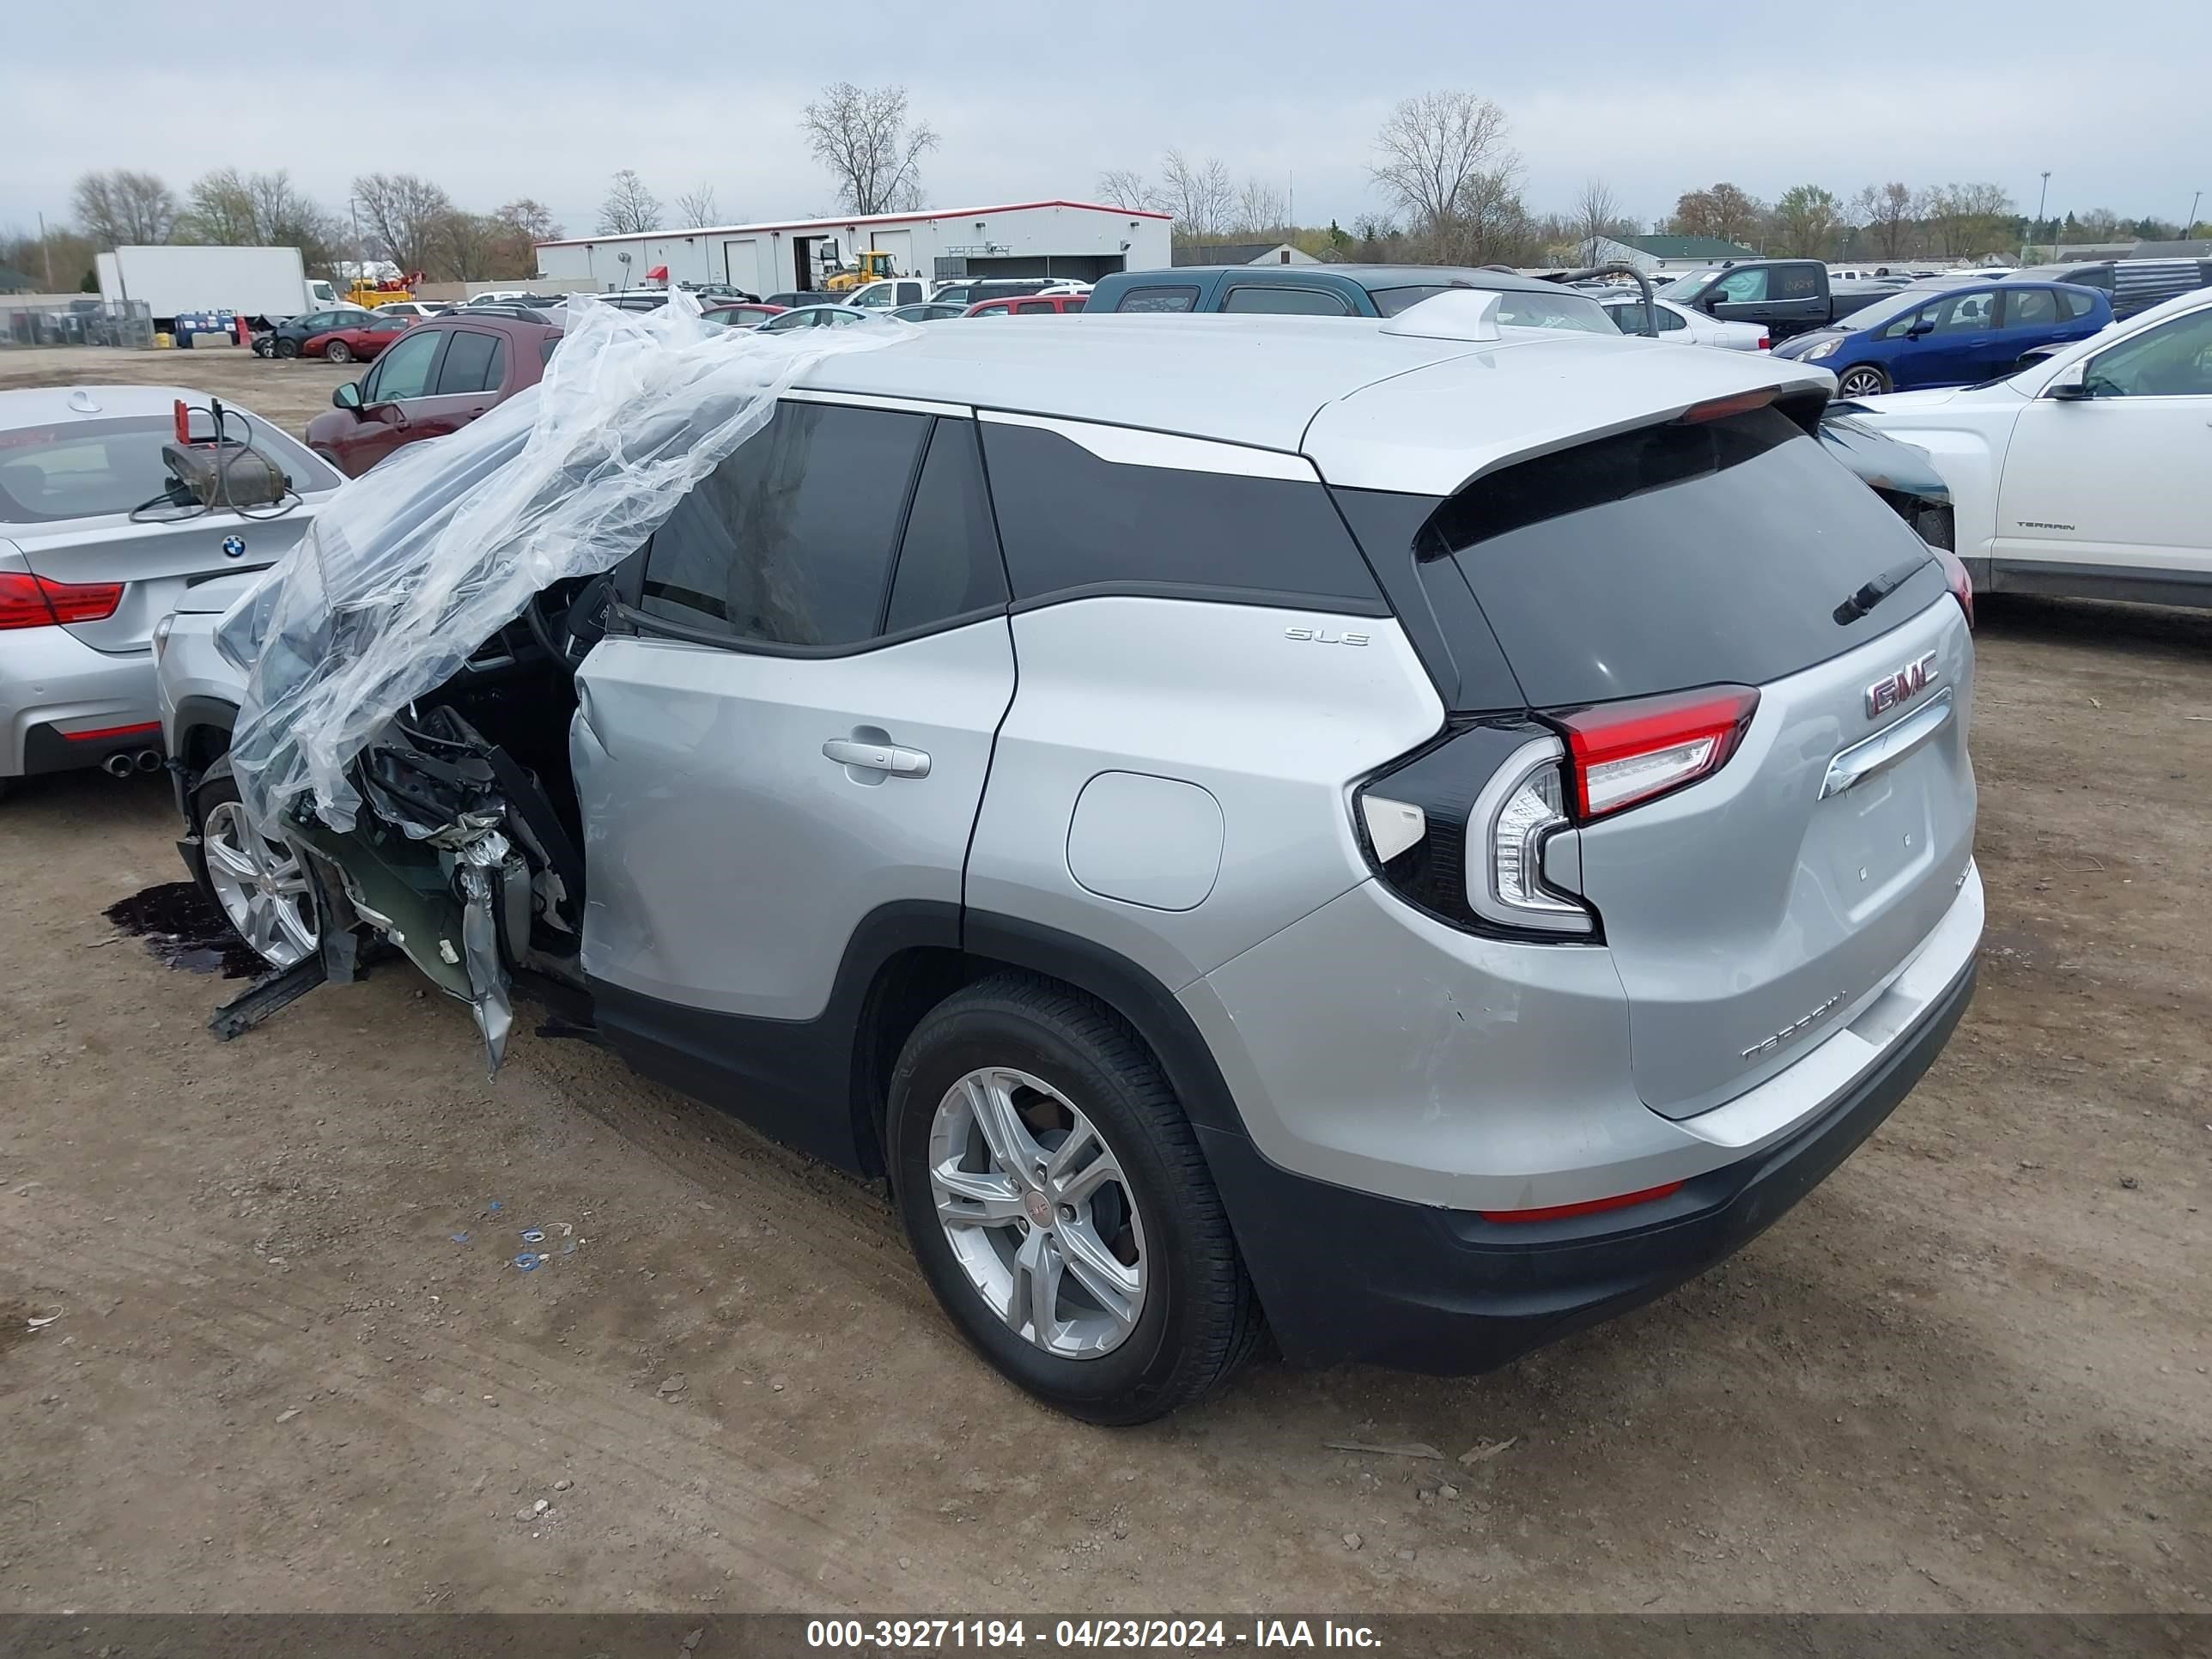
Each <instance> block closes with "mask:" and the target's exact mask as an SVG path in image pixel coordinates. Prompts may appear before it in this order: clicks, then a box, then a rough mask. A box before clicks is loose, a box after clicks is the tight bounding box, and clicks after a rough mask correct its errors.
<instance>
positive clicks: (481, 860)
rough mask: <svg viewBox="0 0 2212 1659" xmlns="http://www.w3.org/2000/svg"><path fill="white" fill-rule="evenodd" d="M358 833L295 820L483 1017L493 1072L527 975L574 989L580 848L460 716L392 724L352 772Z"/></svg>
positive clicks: (380, 925)
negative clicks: (520, 976) (360, 807)
mask: <svg viewBox="0 0 2212 1659" xmlns="http://www.w3.org/2000/svg"><path fill="white" fill-rule="evenodd" d="M354 782H355V786H356V787H357V788H358V789H359V791H360V792H361V796H362V801H363V803H364V804H365V805H367V807H368V811H366V812H363V813H362V814H361V815H359V817H358V818H357V820H356V826H355V828H353V829H350V830H338V829H331V827H330V826H329V825H328V824H326V823H324V822H323V821H322V820H321V819H320V818H319V817H316V816H315V815H314V814H313V813H312V812H309V811H296V812H295V813H294V814H293V815H292V817H291V818H290V819H289V821H288V823H287V825H286V828H287V829H288V831H289V833H290V834H291V835H292V836H294V837H295V839H296V840H297V841H298V842H300V843H301V845H302V846H304V847H305V848H307V850H308V851H309V852H310V853H312V854H314V855H316V857H317V858H318V859H319V860H321V862H322V865H323V866H324V867H325V869H327V870H328V871H330V872H332V873H333V874H334V876H335V878H336V880H337V883H338V884H339V885H340V887H341V888H342V890H343V892H344V895H345V897H346V900H347V902H348V903H349V904H350V905H351V907H352V908H353V911H354V913H355V915H356V916H358V917H359V918H360V920H361V921H363V922H366V923H367V924H368V926H369V927H373V928H374V929H376V930H377V931H378V932H380V933H383V934H384V935H385V937H386V939H389V940H390V941H391V942H392V944H393V945H397V946H398V948H399V949H400V950H401V951H403V952H404V953H405V954H406V956H407V957H408V958H409V960H410V961H411V962H413V963H415V965H416V967H418V968H420V969H422V972H423V973H424V974H425V975H428V977H429V978H430V980H431V981H432V982H433V983H435V985H436V986H437V987H438V988H439V989H440V990H441V991H443V992H445V993H446V994H447V995H448V996H451V997H454V998H457V999H459V1000H461V1001H463V1002H465V1003H467V1004H468V1005H469V1006H470V1007H471V1009H472V1010H474V1012H475V1014H476V1019H477V1029H478V1030H480V1031H482V1033H483V1040H484V1052H485V1058H486V1060H487V1062H488V1064H489V1068H490V1069H491V1070H492V1071H495V1072H496V1071H497V1070H498V1069H499V1063H500V1060H501V1057H502V1056H503V1055H504V1054H505V1053H506V1050H507V1036H508V1034H509V1033H510V1031H511V1030H512V1029H513V1023H514V1007H513V999H514V976H515V975H516V973H517V972H518V971H520V972H525V973H533V974H539V975H547V976H550V977H551V978H553V979H556V980H560V981H573V980H574V960H575V956H576V948H577V944H578V942H579V940H580V926H581V904H582V897H583V895H582V890H581V869H580V860H578V859H577V858H576V856H575V853H574V842H573V841H572V840H571V839H570V837H569V836H568V830H567V828H566V826H565V825H563V824H562V823H561V822H560V821H559V817H558V814H557V812H556V811H555V810H554V808H553V805H552V803H551V801H550V799H549V798H548V797H547V795H546V793H545V792H544V788H543V787H541V786H540V784H539V783H538V781H537V779H536V778H535V777H534V776H533V775H531V774H530V773H529V772H528V771H527V770H526V769H524V768H523V767H522V766H521V764H520V763H519V762H517V761H516V759H515V758H514V757H513V755H511V754H510V753H509V752H508V751H507V750H506V749H505V748H504V747H503V746H501V744H497V743H495V742H493V741H492V740H491V739H490V738H488V737H486V736H485V735H484V734H483V732H480V731H479V730H477V727H476V726H474V725H472V724H471V722H470V721H469V720H467V719H466V718H465V716H464V715H463V714H461V713H460V712H459V710H458V709H455V708H451V707H449V706H445V705H440V706H437V707H434V708H430V709H429V710H428V712H427V713H425V714H422V715H421V716H420V718H419V719H418V718H416V717H413V716H411V715H409V716H402V717H400V718H398V719H395V720H392V721H391V722H390V723H389V724H388V725H387V726H386V727H385V728H384V730H383V732H381V733H380V735H379V736H377V737H376V738H372V739H371V740H370V742H369V744H368V747H367V748H366V749H364V750H362V754H361V757H360V758H359V760H358V761H357V762H356V767H355V772H354Z"/></svg>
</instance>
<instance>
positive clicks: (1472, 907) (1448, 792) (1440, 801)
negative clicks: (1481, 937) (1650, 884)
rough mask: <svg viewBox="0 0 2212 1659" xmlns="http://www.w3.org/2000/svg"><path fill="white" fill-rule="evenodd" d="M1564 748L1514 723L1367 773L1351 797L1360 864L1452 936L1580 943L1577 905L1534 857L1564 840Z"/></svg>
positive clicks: (1475, 731) (1468, 730) (1588, 926)
mask: <svg viewBox="0 0 2212 1659" xmlns="http://www.w3.org/2000/svg"><path fill="white" fill-rule="evenodd" d="M1565 754H1566V745H1565V744H1564V743H1563V742H1561V740H1560V739H1559V738H1557V737H1554V736H1553V735H1552V734H1551V733H1549V732H1544V731H1542V730H1541V728H1540V727H1536V726H1530V725H1528V724H1527V723H1526V722H1518V723H1515V724H1512V725H1510V726H1487V725H1472V726H1462V727H1460V728H1459V729H1457V730H1455V731H1454V732H1451V733H1449V734H1448V735H1447V736H1446V737H1445V738H1443V739H1442V740H1440V741H1439V742H1437V743H1434V744H1430V745H1429V747H1427V748H1426V749H1424V750H1421V751H1420V752H1419V753H1418V754H1415V755H1412V756H1409V757H1407V759H1405V760H1403V761H1401V762H1399V763H1397V764H1396V765H1395V766H1392V767H1390V768H1388V769H1385V770H1384V771H1383V772H1381V773H1378V774H1377V775H1376V776H1375V777H1374V778H1372V779H1371V780H1370V781H1369V782H1368V783H1367V784H1366V785H1365V786H1364V787H1362V788H1361V789H1359V790H1358V792H1357V793H1356V795H1355V797H1354V802H1355V808H1356V811H1355V817H1356V818H1357V820H1358V825H1359V829H1360V831H1361V839H1362V841H1363V842H1364V844H1365V847H1366V849H1367V853H1368V856H1369V857H1370V859H1371V860H1373V861H1374V864H1375V867H1376V872H1378V873H1379V874H1380V875H1381V876H1382V878H1383V881H1384V883H1385V884H1388V885H1389V887H1390V888H1391V889H1392V890H1395V892H1396V893H1397V894H1398V895H1399V896H1400V897H1401V898H1404V899H1406V900H1407V901H1408V902H1411V903H1413V904H1414V905H1416V906H1418V907H1419V908H1421V909H1423V910H1425V911H1427V912H1428V913H1429V914H1431V915H1434V916H1437V917H1438V918H1440V919H1441V920H1443V921H1449V922H1451V923H1452V924H1454V925H1455V926H1456V927H1466V928H1469V929H1473V930H1475V931H1480V932H1485V933H1506V934H1509V935H1522V936H1526V935H1529V934H1545V935H1561V934H1565V935H1578V936H1583V937H1588V936H1590V935H1594V934H1595V933H1596V931H1597V921H1596V918H1595V916H1594V915H1592V914H1591V912H1590V909H1589V906H1587V905H1585V904H1583V902H1580V901H1579V900H1578V899H1577V898H1576V897H1575V896H1574V895H1573V894H1572V893H1571V892H1568V891H1566V890H1564V889H1563V888H1562V887H1561V886H1560V885H1559V884H1557V882H1556V881H1555V880H1554V879H1553V876H1552V874H1551V872H1550V871H1549V869H1548V867H1547V857H1546V854H1547V848H1548V846H1549V844H1550V842H1551V841H1552V838H1553V836H1557V835H1559V834H1560V833H1561V832H1563V831H1571V824H1570V823H1569V821H1568V815H1567V812H1566V808H1565V803H1566V799H1567V796H1566V779H1565V775H1564V772H1563V769H1562V766H1561V763H1562V761H1563V759H1564V758H1565Z"/></svg>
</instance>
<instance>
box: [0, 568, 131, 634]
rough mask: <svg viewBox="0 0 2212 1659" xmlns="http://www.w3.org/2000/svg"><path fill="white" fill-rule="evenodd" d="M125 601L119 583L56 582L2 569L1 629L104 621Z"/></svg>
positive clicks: (42, 577) (0, 579)
mask: <svg viewBox="0 0 2212 1659" xmlns="http://www.w3.org/2000/svg"><path fill="white" fill-rule="evenodd" d="M122 603H123V585H122V584H121V583H120V582H56V581H48V580H46V578H45V577H44V576H33V575H31V574H28V573H27V572H24V571H17V570H0V629H9V628H52V627H54V626H55V625H57V624H58V623H88V622H103V621H105V620H106V618H108V617H112V616H113V615H114V614H115V607H116V606H117V605H120V604H122Z"/></svg>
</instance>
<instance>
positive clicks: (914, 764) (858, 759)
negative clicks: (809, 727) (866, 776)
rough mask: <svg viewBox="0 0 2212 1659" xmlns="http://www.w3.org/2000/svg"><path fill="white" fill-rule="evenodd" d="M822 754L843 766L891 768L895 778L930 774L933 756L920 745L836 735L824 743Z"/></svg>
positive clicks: (882, 769) (863, 768)
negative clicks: (911, 746) (903, 746)
mask: <svg viewBox="0 0 2212 1659" xmlns="http://www.w3.org/2000/svg"><path fill="white" fill-rule="evenodd" d="M822 754H823V758H824V759H827V760H833V761H836V763H837V764H838V765H840V766H857V767H859V768H860V769H861V770H862V771H864V772H888V773H890V775H891V776H893V777H895V778H926V777H927V776H928V775H929V757H928V756H927V755H925V754H923V753H922V751H921V750H919V749H901V748H899V747H897V746H896V744H883V743H854V741H852V740H851V739H850V738H830V739H829V742H827V743H825V744H823V745H822Z"/></svg>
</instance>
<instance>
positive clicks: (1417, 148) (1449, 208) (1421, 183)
mask: <svg viewBox="0 0 2212 1659" xmlns="http://www.w3.org/2000/svg"><path fill="white" fill-rule="evenodd" d="M1375 147H1376V149H1377V150H1379V151H1381V152H1382V155H1383V161H1382V162H1381V164H1380V165H1379V166H1376V167H1370V169H1369V172H1370V173H1372V175H1373V176H1374V179H1375V182H1376V184H1378V185H1381V186H1382V187H1383V191H1384V192H1385V193H1386V194H1387V195H1388V196H1389V197H1390V198H1391V199H1392V200H1393V201H1394V202H1395V204H1397V205H1398V206H1399V207H1400V208H1401V209H1402V210H1404V212H1405V214H1406V216H1407V218H1408V219H1410V220H1411V221H1412V222H1413V228H1414V229H1415V230H1416V231H1422V230H1425V231H1430V232H1436V231H1439V230H1443V229H1445V228H1448V227H1449V226H1450V225H1451V224H1452V223H1453V222H1455V220H1457V219H1459V218H1461V217H1462V216H1464V215H1465V213H1466V211H1467V209H1468V205H1469V197H1470V193H1472V195H1473V196H1476V197H1481V198H1483V199H1484V200H1485V201H1486V202H1494V201H1495V200H1496V198H1497V197H1498V195H1499V193H1500V191H1501V190H1502V189H1510V186H1511V185H1512V183H1513V181H1514V179H1516V177H1517V176H1518V175H1519V173H1520V168H1521V158H1520V157H1519V156H1518V155H1515V154H1514V152H1513V150H1512V149H1510V147H1509V146H1508V145H1507V143H1506V142H1505V112H1504V110H1502V109H1500V108H1498V106H1497V105H1495V104H1493V103H1492V102H1491V101H1490V100H1488V99H1487V98H1479V97H1477V96H1476V95H1475V94H1473V93H1471V92H1425V93H1422V94H1419V96H1418V97H1413V98H1408V99H1407V100H1404V101H1403V102H1401V104H1400V105H1399V106H1397V108H1395V110H1393V111H1391V112H1390V117H1389V119H1388V120H1387V121H1385V122H1384V123H1383V131H1381V132H1379V133H1377V134H1376V138H1375ZM1478 180H1480V181H1482V182H1480V184H1478V182H1477V181H1478Z"/></svg>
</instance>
